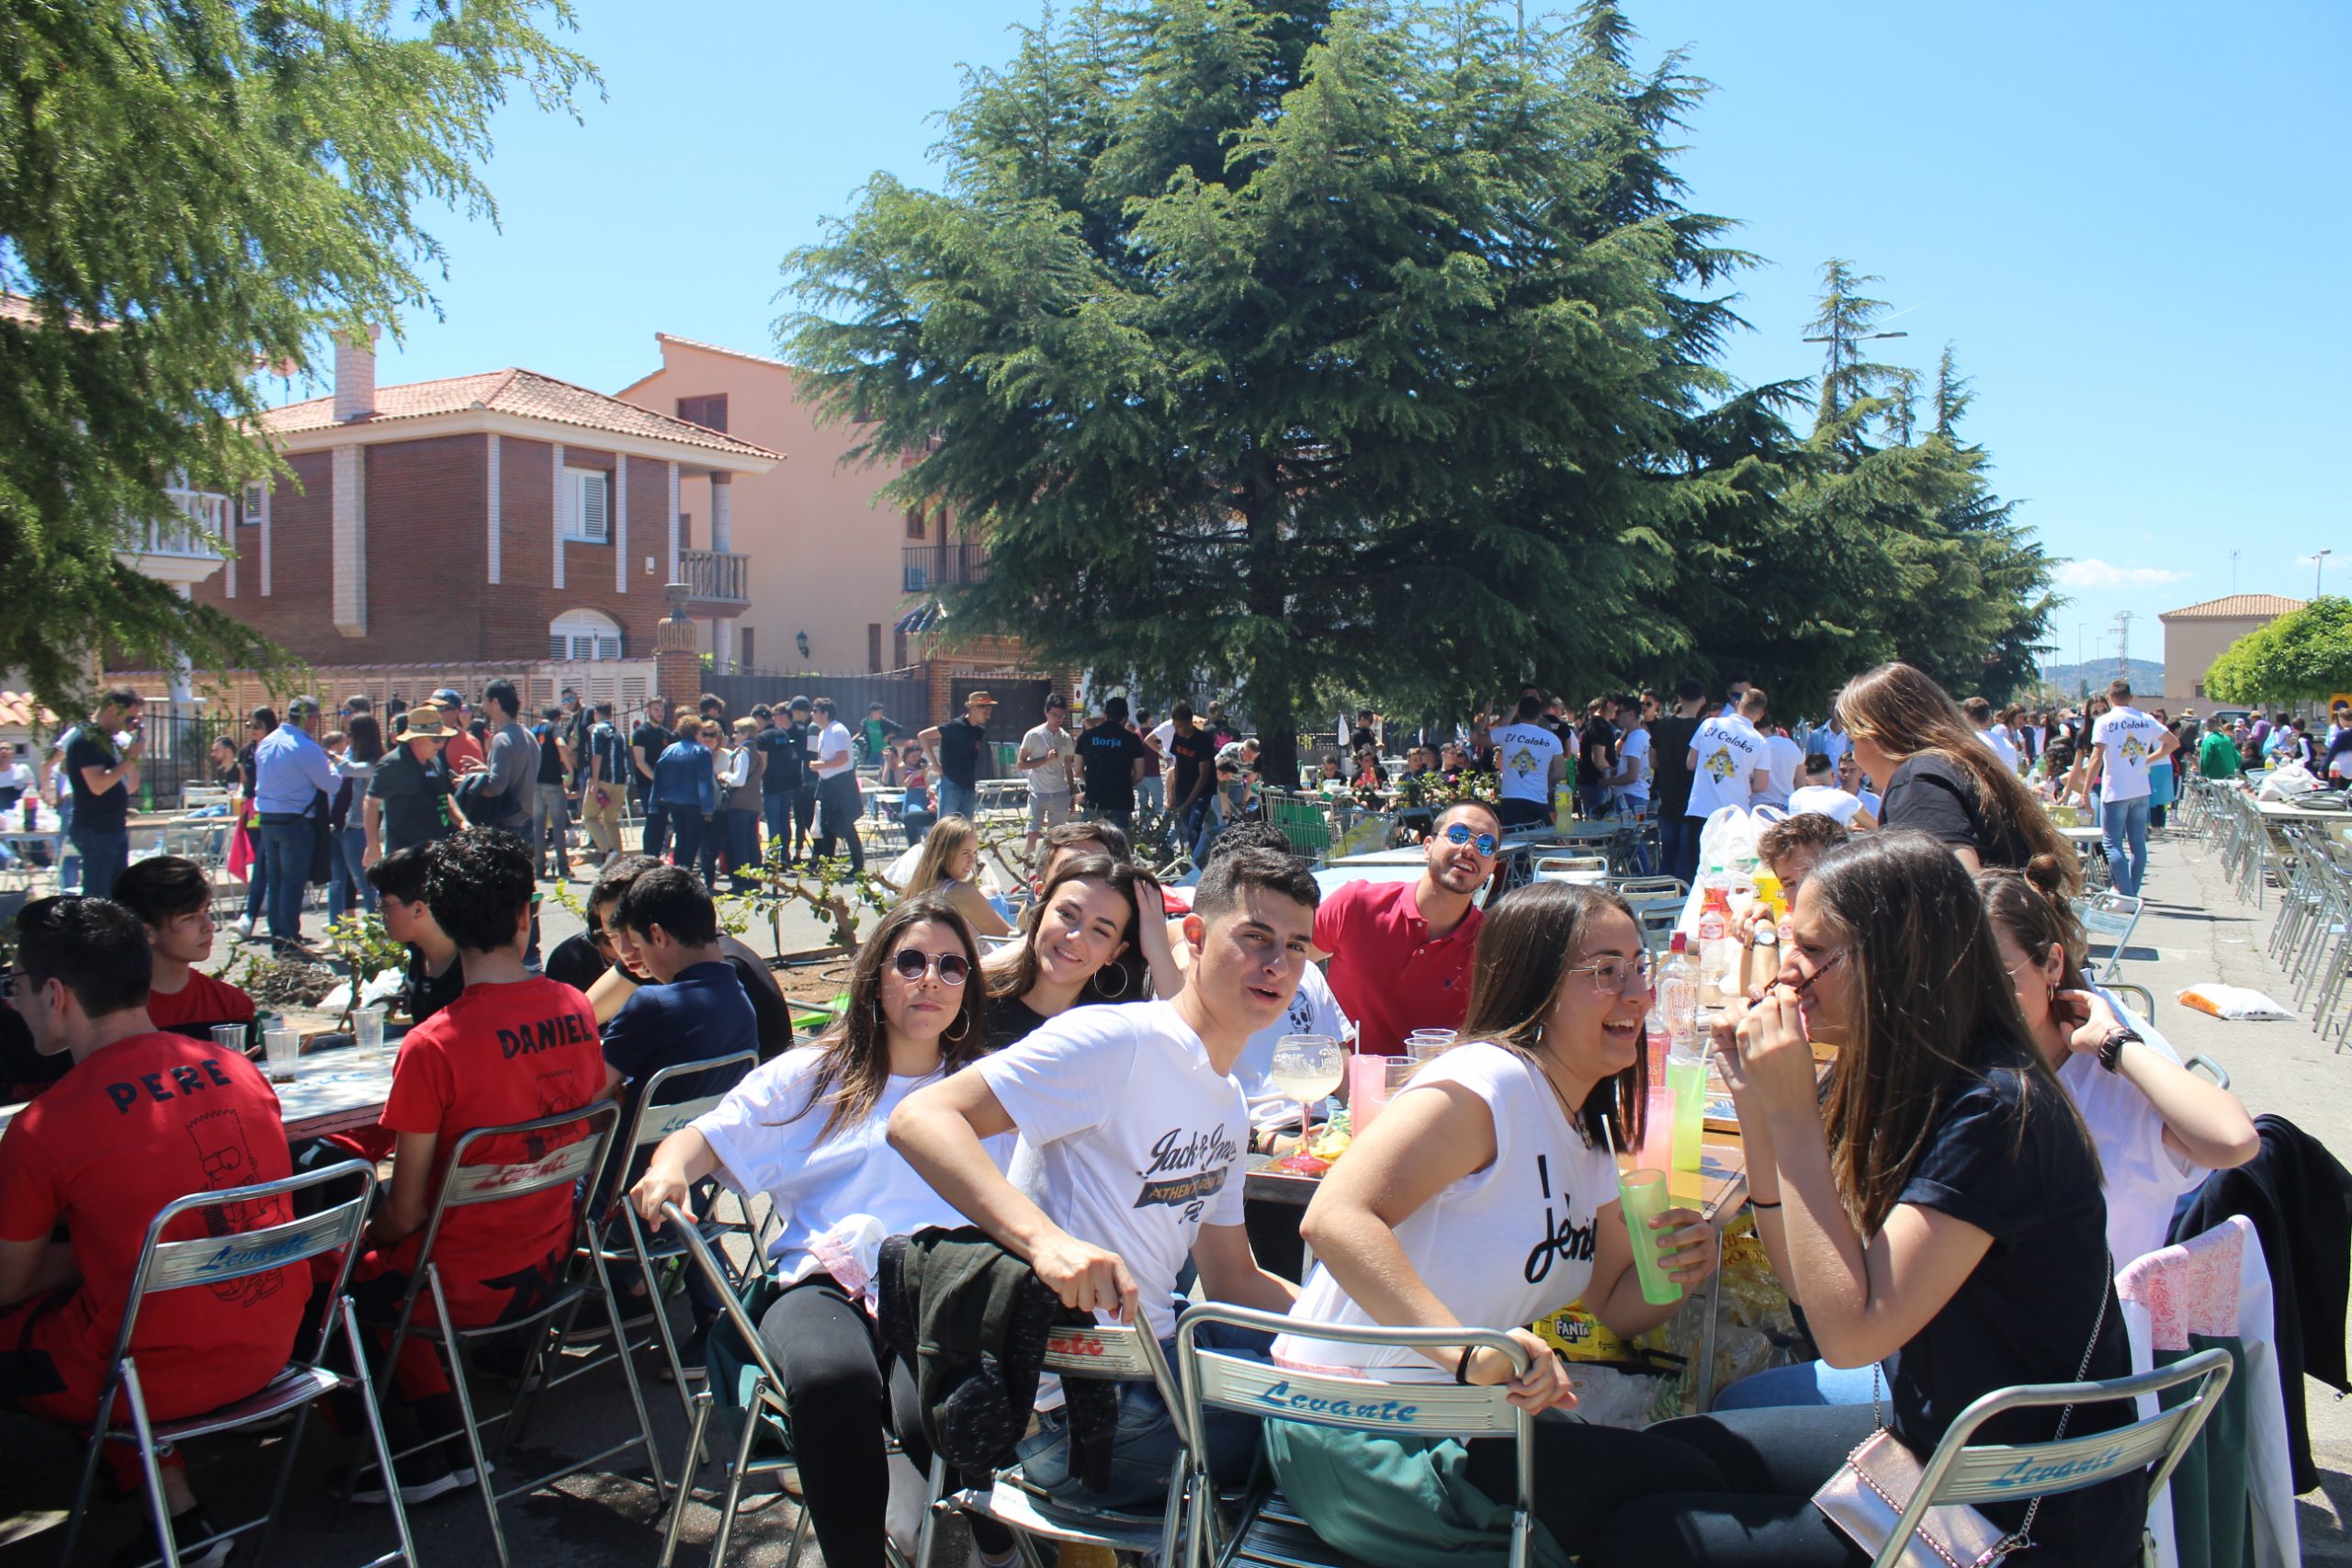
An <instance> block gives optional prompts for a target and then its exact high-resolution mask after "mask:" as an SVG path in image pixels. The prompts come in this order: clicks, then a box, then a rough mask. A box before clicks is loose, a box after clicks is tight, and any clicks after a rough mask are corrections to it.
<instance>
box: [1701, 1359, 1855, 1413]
mask: <svg viewBox="0 0 2352 1568" xmlns="http://www.w3.org/2000/svg"><path fill="white" fill-rule="evenodd" d="M1874 1371H1876V1369H1875V1368H1871V1367H1833V1366H1831V1365H1830V1364H1829V1363H1828V1362H1826V1361H1799V1362H1798V1363H1797V1364H1796V1365H1795V1366H1792V1367H1773V1368H1770V1370H1768V1371H1760V1372H1756V1373H1753V1374H1751V1375H1749V1376H1747V1377H1744V1378H1742V1379H1740V1380H1739V1381H1738V1382H1736V1383H1733V1384H1732V1385H1730V1386H1729V1387H1728V1388H1725V1389H1724V1390H1723V1392H1722V1393H1718V1394H1716V1395H1715V1403H1714V1406H1713V1407H1714V1408H1715V1409H1716V1410H1762V1409H1766V1408H1775V1409H1780V1408H1785V1407H1787V1406H1789V1405H1792V1404H1869V1403H1870V1402H1871V1377H1872V1374H1873V1372H1874Z"/></svg>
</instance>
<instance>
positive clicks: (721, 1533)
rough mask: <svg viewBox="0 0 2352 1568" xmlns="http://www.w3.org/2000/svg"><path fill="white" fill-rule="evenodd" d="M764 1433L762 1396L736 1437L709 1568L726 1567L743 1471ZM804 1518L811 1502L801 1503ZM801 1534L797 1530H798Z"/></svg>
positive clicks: (749, 1407)
mask: <svg viewBox="0 0 2352 1568" xmlns="http://www.w3.org/2000/svg"><path fill="white" fill-rule="evenodd" d="M759 1432H760V1406H759V1401H758V1396H757V1395H756V1394H754V1395H753V1398H752V1403H751V1404H748V1405H746V1406H744V1409H743V1432H742V1435H741V1437H739V1438H736V1439H735V1466H734V1468H733V1470H731V1471H730V1472H729V1473H728V1476H727V1500H726V1503H725V1504H724V1506H721V1507H720V1508H719V1510H718V1533H717V1534H716V1535H714V1536H712V1537H711V1538H710V1564H709V1568H726V1563H727V1541H728V1538H729V1537H730V1536H732V1535H733V1534H734V1533H735V1509H736V1507H737V1506H739V1505H740V1504H741V1501H742V1497H743V1471H744V1467H746V1466H747V1465H749V1464H750V1463H751V1462H752V1439H754V1438H757V1437H758V1436H759ZM801 1517H803V1518H804V1519H805V1518H806V1517H808V1505H807V1504H806V1503H803V1504H802V1505H801ZM796 1533H797V1532H796Z"/></svg>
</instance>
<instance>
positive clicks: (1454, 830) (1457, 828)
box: [1445, 822, 1502, 855]
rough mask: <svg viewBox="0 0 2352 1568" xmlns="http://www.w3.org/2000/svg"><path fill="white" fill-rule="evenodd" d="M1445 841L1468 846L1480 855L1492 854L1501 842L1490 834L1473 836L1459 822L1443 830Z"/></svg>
mask: <svg viewBox="0 0 2352 1568" xmlns="http://www.w3.org/2000/svg"><path fill="white" fill-rule="evenodd" d="M1445 841H1446V842H1447V843H1449V844H1468V845H1470V846H1471V847H1472V848H1474V849H1476V851H1477V852H1479V853H1480V854H1482V855H1491V854H1493V853H1494V852H1495V850H1496V847H1497V846H1498V845H1499V844H1500V843H1501V842H1502V840H1500V839H1498V838H1496V837H1495V836H1494V835H1493V834H1492V833H1477V834H1473V833H1472V832H1471V831H1470V829H1468V828H1465V827H1464V826H1463V825H1462V824H1461V823H1459V822H1456V823H1455V824H1454V825H1453V827H1451V828H1448V829H1446V830H1445Z"/></svg>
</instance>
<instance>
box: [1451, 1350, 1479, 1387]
mask: <svg viewBox="0 0 2352 1568" xmlns="http://www.w3.org/2000/svg"><path fill="white" fill-rule="evenodd" d="M1477 1353H1478V1347H1476V1345H1464V1347H1462V1359H1460V1360H1458V1361H1456V1362H1454V1363H1453V1381H1454V1382H1458V1383H1460V1384H1461V1385H1462V1386H1463V1387H1464V1388H1468V1387H1469V1386H1470V1358H1471V1357H1473V1356H1475V1355H1476V1354H1477Z"/></svg>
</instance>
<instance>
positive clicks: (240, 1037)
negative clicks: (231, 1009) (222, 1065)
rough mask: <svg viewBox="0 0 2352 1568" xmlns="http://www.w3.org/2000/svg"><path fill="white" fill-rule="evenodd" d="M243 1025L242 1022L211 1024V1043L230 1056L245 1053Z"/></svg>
mask: <svg viewBox="0 0 2352 1568" xmlns="http://www.w3.org/2000/svg"><path fill="white" fill-rule="evenodd" d="M245 1040H246V1034H245V1026H244V1025H243V1024H242V1023H216V1024H214V1025H213V1026H212V1043H213V1044H214V1045H216V1046H218V1047H220V1049H221V1050H223V1051H226V1052H228V1053H229V1054H230V1055H232V1056H242V1055H244V1054H245Z"/></svg>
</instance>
